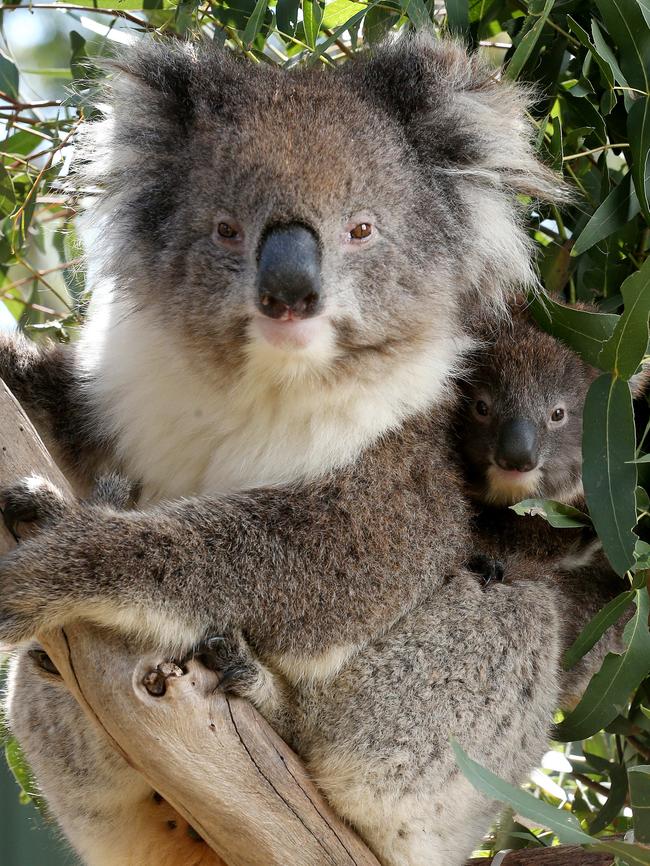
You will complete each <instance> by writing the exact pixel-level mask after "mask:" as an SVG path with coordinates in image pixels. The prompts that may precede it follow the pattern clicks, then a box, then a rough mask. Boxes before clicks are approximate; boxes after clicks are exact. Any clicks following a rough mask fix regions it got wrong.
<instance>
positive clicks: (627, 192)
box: [571, 173, 640, 256]
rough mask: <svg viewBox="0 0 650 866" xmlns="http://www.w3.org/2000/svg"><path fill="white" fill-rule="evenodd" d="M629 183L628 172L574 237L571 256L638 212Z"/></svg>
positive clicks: (600, 238)
mask: <svg viewBox="0 0 650 866" xmlns="http://www.w3.org/2000/svg"><path fill="white" fill-rule="evenodd" d="M631 184H632V175H631V174H630V173H628V174H626V175H625V176H624V177H623V179H622V180H621V182H620V183H619V184H617V186H615V187H614V189H613V190H612V191H611V192H610V193H609V195H608V196H607V198H605V199H604V200H603V202H602V203H601V204H600V206H599V207H598V208H597V209H596V211H595V212H594V214H593V215H592V217H591V219H590V220H589V222H588V223H587V225H586V226H585V227H584V228H583V230H582V231H581V232H580V234H579V235H578V237H577V238H576V241H575V244H574V245H573V249H572V250H571V255H572V256H580V255H582V253H584V252H586V251H587V250H589V249H591V247H593V245H594V244H597V243H599V242H600V241H602V240H603V239H604V238H607V237H609V236H610V235H611V234H613V233H614V232H615V231H618V230H619V229H620V228H622V227H623V226H624V225H627V223H629V222H630V220H633V219H634V217H635V216H636V215H637V214H638V213H639V210H640V205H639V200H638V198H637V196H636V192H635V191H634V190H633V189H632V187H631Z"/></svg>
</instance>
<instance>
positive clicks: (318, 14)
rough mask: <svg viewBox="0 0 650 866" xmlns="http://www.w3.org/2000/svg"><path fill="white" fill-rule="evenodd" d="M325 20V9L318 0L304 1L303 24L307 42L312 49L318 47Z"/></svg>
mask: <svg viewBox="0 0 650 866" xmlns="http://www.w3.org/2000/svg"><path fill="white" fill-rule="evenodd" d="M322 20H323V9H322V6H321V5H320V3H319V2H318V0H302V23H303V26H304V28H305V40H306V42H307V45H309V47H310V48H315V47H316V39H317V38H318V33H319V31H320V27H321V22H322Z"/></svg>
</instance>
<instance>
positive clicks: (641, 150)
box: [627, 96, 650, 223]
mask: <svg viewBox="0 0 650 866" xmlns="http://www.w3.org/2000/svg"><path fill="white" fill-rule="evenodd" d="M627 134H628V139H629V142H630V151H631V153H632V177H633V179H634V188H635V190H636V194H637V197H638V199H639V203H640V205H641V210H642V211H643V213H644V215H645V218H646V220H647V221H648V222H649V223H650V201H649V200H650V98H649V97H647V96H646V97H645V98H644V99H637V100H636V101H635V103H634V105H633V106H632V107H631V109H630V111H629V113H628V116H627Z"/></svg>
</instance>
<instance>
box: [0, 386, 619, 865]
mask: <svg viewBox="0 0 650 866" xmlns="http://www.w3.org/2000/svg"><path fill="white" fill-rule="evenodd" d="M30 474H39V475H42V476H45V477H46V478H48V479H49V480H50V481H52V482H53V483H55V484H57V485H58V486H59V487H60V488H61V489H62V490H63V491H64V492H66V493H67V494H68V495H69V496H70V497H72V491H71V489H70V487H69V485H68V484H67V482H66V480H65V478H64V477H63V475H62V473H61V472H60V470H59V469H58V467H57V466H56V465H55V463H54V461H53V460H52V458H51V456H50V455H49V453H48V451H47V449H46V448H45V446H44V445H43V443H42V442H41V440H40V438H39V437H38V435H37V433H36V431H35V430H34V428H33V426H32V425H31V423H30V421H29V420H28V419H27V417H26V415H25V414H24V412H23V411H22V409H21V408H20V406H19V405H18V403H17V402H16V400H15V399H14V398H13V396H12V395H11V394H10V393H9V391H8V390H7V389H6V387H5V386H4V384H3V383H2V382H1V381H0V487H3V486H6V485H8V484H11V483H13V482H14V481H16V480H18V479H19V478H21V477H23V476H25V475H30ZM14 544H15V539H14V538H13V536H12V535H11V534H10V533H9V532H7V530H6V529H5V528H4V526H3V525H1V521H0V554H2V553H4V552H7V551H8V550H10V549H11V548H12V547H13V546H14ZM38 637H39V640H40V641H41V643H42V644H43V646H44V647H45V649H46V650H47V652H48V653H49V655H50V656H51V658H52V660H53V661H54V663H55V664H56V666H57V668H58V669H59V671H60V673H61V676H62V678H63V680H64V682H65V684H66V686H67V687H68V688H69V689H70V691H71V692H72V693H73V694H74V696H75V697H76V698H77V700H78V701H79V703H80V705H81V706H82V708H83V709H84V711H85V712H86V714H87V715H88V717H89V718H90V719H91V721H92V722H93V724H94V725H95V726H96V727H97V730H98V731H99V732H100V734H101V735H102V736H105V737H106V738H108V740H109V742H110V743H111V744H112V746H113V747H114V748H115V749H116V750H117V751H118V752H119V753H120V754H121V755H122V756H123V757H124V758H125V760H126V761H127V762H128V763H129V764H130V765H131V766H132V767H133V768H135V769H136V770H137V771H138V772H140V773H141V774H142V776H143V777H144V778H145V779H146V780H147V781H148V782H149V783H150V784H151V786H152V789H153V790H155V791H157V792H159V793H160V794H161V795H162V796H163V797H164V798H165V799H166V800H167V801H168V803H169V804H171V806H172V807H173V808H174V809H175V810H176V811H177V812H178V813H179V814H180V815H182V816H183V817H184V818H185V819H186V820H187V821H188V822H189V824H190V825H191V826H192V827H193V828H194V829H195V830H196V831H197V833H199V834H200V836H201V837H202V838H203V839H204V840H205V842H206V843H207V845H209V847H210V849H212V851H214V852H216V854H215V855H214V857H209V858H207V859H206V860H205V861H202V862H205V864H206V866H208V863H209V866H226V864H227V866H379V864H378V861H377V860H376V858H375V857H374V856H373V855H372V854H371V853H370V851H369V850H368V849H367V848H366V847H365V845H364V844H363V843H362V842H361V841H360V840H359V839H358V837H357V836H356V835H355V834H354V833H353V832H352V831H351V830H350V829H349V828H348V827H346V826H344V825H343V824H342V823H341V821H340V820H339V819H338V818H337V817H336V816H335V815H334V813H333V812H332V810H331V808H330V807H329V806H328V805H327V804H326V802H325V801H324V799H323V797H322V796H321V794H320V793H319V792H318V791H317V790H316V788H315V787H314V785H313V783H312V782H311V781H310V780H309V778H308V776H307V773H306V771H305V769H304V767H303V766H302V764H301V763H300V761H299V759H298V758H297V757H296V756H295V755H294V753H293V752H292V751H291V749H289V747H288V746H287V745H286V744H285V743H284V742H283V741H282V740H281V739H280V738H279V737H278V736H277V734H275V732H274V731H273V730H272V729H271V728H270V727H269V725H268V724H267V723H266V722H265V721H264V719H262V717H261V716H260V715H259V714H258V713H257V712H256V711H255V710H254V709H253V707H251V706H250V705H249V704H248V703H246V702H245V701H242V700H238V699H232V698H230V697H227V696H225V695H224V694H223V693H222V692H220V691H219V690H218V689H217V688H216V687H217V684H218V681H217V676H216V675H215V674H214V673H212V672H211V671H208V670H207V669H206V668H204V667H203V666H201V665H200V664H198V663H197V662H191V663H190V664H189V666H188V668H187V670H186V671H181V670H180V669H179V668H177V667H176V666H175V665H173V664H170V663H169V662H168V660H167V659H164V658H162V657H161V656H160V655H157V654H155V653H151V652H147V651H146V650H143V649H142V648H139V647H136V646H135V645H133V644H131V643H129V642H128V641H127V640H126V639H124V638H121V637H119V636H117V635H115V634H113V633H111V632H109V631H107V630H104V629H101V628H99V627H97V626H94V625H91V624H87V623H81V622H80V623H75V624H73V625H70V626H68V627H66V628H65V629H56V630H52V631H49V632H47V633H44V634H41V635H39V636H38ZM208 853H209V852H208ZM155 862H156V852H155V851H152V864H154V863H155ZM490 862H492V861H490V860H485V859H483V860H472V861H470V863H474V864H476V866H481V864H483V866H487V864H489V863H490ZM612 862H613V858H612V857H611V856H610V855H606V854H600V853H598V854H596V853H593V852H586V851H583V850H582V849H580V848H572V847H566V848H564V847H563V848H553V849H549V848H545V849H532V850H531V849H528V850H524V851H514V852H511V853H508V854H507V855H506V856H505V858H503V859H502V860H501V862H500V864H499V866H611V864H612ZM178 866H184V864H183V863H181V862H179V864H178ZM468 866H470V864H469V863H468Z"/></svg>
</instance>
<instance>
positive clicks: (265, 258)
mask: <svg viewBox="0 0 650 866" xmlns="http://www.w3.org/2000/svg"><path fill="white" fill-rule="evenodd" d="M321 298H322V291H321V283H320V249H319V246H318V239H317V238H316V235H315V234H314V233H313V232H312V231H310V230H309V229H308V228H306V227H305V226H303V225H300V224H299V223H290V224H288V225H280V226H276V227H274V228H271V229H270V230H269V231H268V232H267V233H266V235H265V236H264V238H263V240H262V245H261V247H260V251H259V256H258V262H257V306H258V309H259V310H260V311H261V312H262V313H264V315H265V316H269V317H270V318H272V319H291V318H298V319H305V318H308V317H309V316H313V315H315V314H316V312H317V311H318V308H319V305H320V302H321Z"/></svg>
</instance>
